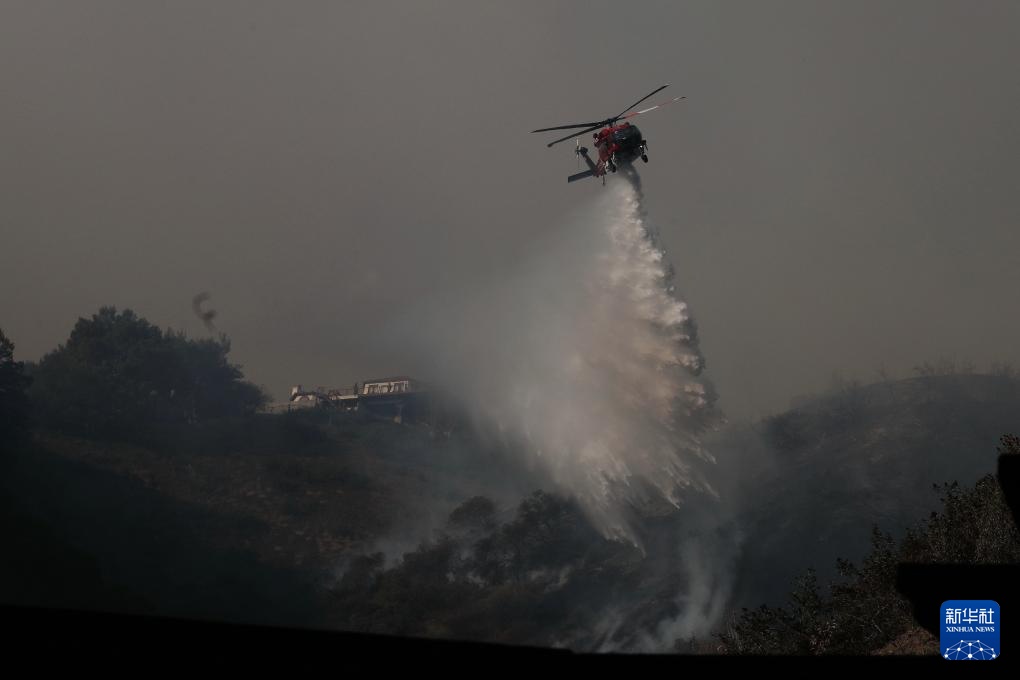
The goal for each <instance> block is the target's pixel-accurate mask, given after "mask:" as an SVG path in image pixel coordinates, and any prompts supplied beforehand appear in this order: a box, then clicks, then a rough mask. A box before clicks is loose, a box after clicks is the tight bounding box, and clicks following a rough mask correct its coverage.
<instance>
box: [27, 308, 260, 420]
mask: <svg viewBox="0 0 1020 680" xmlns="http://www.w3.org/2000/svg"><path fill="white" fill-rule="evenodd" d="M229 351H230V343H229V341H228V340H227V339H226V338H225V337H221V338H220V339H219V340H199V341H195V340H189V339H187V338H186V337H185V336H184V335H183V334H182V333H174V332H173V331H171V330H167V331H166V332H163V331H161V330H160V329H159V328H157V327H156V326H154V325H152V324H151V323H149V322H148V321H146V320H145V319H143V318H141V317H139V316H137V315H136V314H135V313H134V312H132V311H131V310H124V311H123V312H117V310H116V309H115V308H114V307H103V308H101V309H100V310H99V312H98V313H97V314H94V315H93V316H92V318H90V319H84V318H82V319H79V320H78V322H77V323H76V324H75V326H74V329H73V330H72V331H71V335H70V337H69V338H68V340H67V342H66V344H64V345H61V346H60V347H58V348H57V349H56V350H55V351H53V352H50V353H49V354H47V355H46V356H44V357H43V358H42V360H41V361H40V362H39V366H38V368H37V369H36V371H35V381H34V383H33V385H32V390H31V392H30V394H31V397H32V400H33V402H34V404H35V405H36V406H37V409H38V412H39V416H40V420H41V422H42V424H43V425H45V426H47V427H51V428H53V429H56V430H60V431H64V432H69V433H73V434H81V435H88V436H113V437H120V436H127V437H130V436H132V435H134V434H137V433H139V432H141V431H144V430H146V429H148V428H151V427H152V426H153V425H156V424H173V423H193V422H197V421H201V420H207V419H212V418H219V417H224V416H235V415H242V414H245V413H250V412H252V411H254V410H255V409H257V408H258V407H259V406H261V405H262V404H264V403H265V399H266V397H265V395H264V394H263V393H262V392H261V390H259V389H258V388H257V387H256V386H254V385H252V384H250V383H248V382H246V381H245V380H244V375H243V374H242V373H241V369H240V367H239V366H237V365H235V364H231V363H229V361H228V360H227V354H228V353H229Z"/></svg>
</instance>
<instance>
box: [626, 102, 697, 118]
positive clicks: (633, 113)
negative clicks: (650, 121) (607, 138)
mask: <svg viewBox="0 0 1020 680" xmlns="http://www.w3.org/2000/svg"><path fill="white" fill-rule="evenodd" d="M681 99H687V97H673V98H672V99H670V100H669V101H667V102H661V103H659V104H656V105H655V106H649V107H648V108H647V109H641V110H640V111H631V112H630V113H627V114H624V115H622V116H620V118H619V120H623V119H624V118H633V117H634V116H640V115H641V114H642V113H648V112H649V111H654V110H655V109H657V108H659V107H662V106H665V105H666V104H672V103H673V102H678V101H680V100H681Z"/></svg>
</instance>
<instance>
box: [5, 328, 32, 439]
mask: <svg viewBox="0 0 1020 680" xmlns="http://www.w3.org/2000/svg"><path fill="white" fill-rule="evenodd" d="M31 382H32V381H31V378H29V377H28V376H26V375H25V365H24V364H23V363H21V362H19V361H15V360H14V343H13V342H11V340H10V339H9V338H8V337H7V336H6V335H4V332H3V330H2V329H0V450H6V449H8V448H10V447H13V446H15V445H16V444H17V443H19V442H20V441H21V440H22V438H23V437H24V435H25V433H26V432H27V431H28V419H29V405H28V398H27V397H26V396H25V390H26V388H28V386H29V384H30V383H31Z"/></svg>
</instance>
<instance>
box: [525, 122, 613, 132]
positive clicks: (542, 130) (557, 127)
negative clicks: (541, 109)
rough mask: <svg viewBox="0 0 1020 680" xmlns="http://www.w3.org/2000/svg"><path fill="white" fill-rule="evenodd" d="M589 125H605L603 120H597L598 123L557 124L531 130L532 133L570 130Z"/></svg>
mask: <svg viewBox="0 0 1020 680" xmlns="http://www.w3.org/2000/svg"><path fill="white" fill-rule="evenodd" d="M591 125H605V121H602V122H598V123H596V122H592V123H578V124H576V125H557V126H556V127H551V128H539V129H538V130H532V133H535V132H549V130H570V129H573V128H581V127H589V126H591Z"/></svg>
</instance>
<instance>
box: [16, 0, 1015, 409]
mask: <svg viewBox="0 0 1020 680" xmlns="http://www.w3.org/2000/svg"><path fill="white" fill-rule="evenodd" d="M1017 35H1020V4H1017V3H1016V2H992V1H986V2H981V3H966V2H935V1H931V0H926V1H923V2H895V3H893V2H860V1H856V2H818V1H811V2H807V1H805V2H769V3H751V2H682V3H681V2H661V3H639V2H630V3H607V2H584V3H581V2H577V3H549V2H541V3H540V2H514V3H495V2H470V3H469V2H438V1H430V2H422V3H412V2H406V1H405V2H372V3H368V2H364V3H354V2H286V3H284V2H273V3H268V2H227V1H220V2H177V3H157V2H101V1H98V0H95V1H92V2H87V3H76V2H70V1H68V2H39V1H32V2H28V1H26V2H19V1H14V0H6V1H4V2H2V3H0V98H2V106H0V147H2V149H3V155H2V156H0V327H2V328H3V330H4V331H5V333H7V334H8V335H9V336H10V337H11V338H12V339H13V340H14V341H15V343H16V344H17V351H18V353H19V355H20V357H21V358H27V359H37V358H39V357H40V356H41V355H42V354H43V353H45V352H46V351H49V350H51V349H53V348H55V347H56V346H57V344H58V343H60V342H62V341H63V340H65V339H66V337H67V334H68V332H69V331H70V329H71V327H72V325H73V324H74V322H75V320H76V319H77V318H78V317H79V316H83V315H89V314H91V313H94V312H95V311H96V310H97V309H98V307H99V306H101V305H116V306H117V307H119V308H125V307H128V308H132V309H134V310H135V311H137V312H138V313H140V314H142V315H143V316H145V317H146V318H148V319H150V320H151V321H153V322H154V323H157V324H158V325H160V326H164V327H165V326H169V327H173V328H175V329H182V330H185V331H187V332H188V333H189V334H191V335H192V336H195V337H200V336H203V335H205V334H206V333H208V331H207V330H206V328H205V327H204V326H203V324H202V322H201V320H200V319H198V318H196V317H195V316H194V315H193V313H192V309H191V302H192V299H193V298H194V296H195V295H196V294H198V293H200V292H203V291H208V292H209V293H210V295H211V298H210V300H209V301H208V302H207V303H206V306H207V307H209V308H212V309H215V310H216V311H217V316H216V324H217V328H218V329H219V330H221V331H223V332H225V333H227V334H228V335H229V336H230V338H231V340H232V342H233V356H234V358H235V360H237V361H239V362H240V363H242V364H243V365H244V368H245V371H246V373H247V375H248V376H249V377H250V378H251V379H252V380H254V381H255V382H257V383H260V384H262V385H264V386H265V387H266V388H267V389H269V390H270V391H271V392H272V393H273V394H274V395H275V396H277V397H282V396H283V395H285V394H286V392H287V390H288V388H289V387H290V385H292V384H296V383H304V384H306V385H319V384H321V385H342V384H349V383H352V382H354V381H356V380H362V379H364V378H368V377H372V376H374V375H376V374H390V373H413V374H427V373H428V371H429V366H427V365H423V364H422V362H421V360H420V359H412V358H411V357H410V355H404V354H403V353H402V352H400V350H399V347H400V343H399V338H398V339H397V340H398V342H393V340H394V338H393V337H391V336H388V335H387V333H388V332H392V328H394V327H400V328H405V326H404V325H401V324H399V323H395V322H397V321H399V320H400V319H402V318H405V317H406V316H407V315H408V314H410V313H411V312H413V311H414V310H415V309H416V307H417V306H418V305H421V304H423V303H424V301H425V300H434V299H435V298H437V297H440V298H442V296H444V295H452V297H451V298H450V299H455V298H456V294H457V292H458V291H463V290H470V289H472V288H474V287H476V286H479V285H482V284H484V285H486V286H491V285H492V284H493V282H497V283H498V281H499V279H500V277H501V276H510V275H511V274H512V273H514V272H515V265H516V264H517V263H519V262H520V261H521V260H523V259H526V258H527V257H528V256H529V254H532V253H534V252H535V251H536V249H541V248H542V247H543V243H544V242H546V241H545V239H547V238H548V237H549V233H550V232H552V231H555V230H556V228H557V224H558V223H561V222H562V220H563V217H564V216H565V215H567V214H570V213H571V211H574V210H576V209H577V207H578V206H579V205H582V204H584V203H586V202H591V201H593V200H594V198H595V197H597V196H598V195H599V192H602V191H604V190H603V188H602V187H601V186H600V185H599V184H597V183H596V182H587V183H578V184H573V185H569V186H568V185H567V183H566V181H565V178H566V175H568V174H570V173H572V172H576V171H577V170H576V163H575V159H574V158H573V154H572V153H571V149H570V145H567V144H564V145H561V146H557V147H554V148H552V149H548V148H546V146H545V142H546V141H549V140H550V138H551V137H550V136H548V135H545V136H543V135H532V134H529V131H530V130H532V129H534V128H537V127H546V126H551V125H557V124H564V123H572V122H583V121H586V120H592V119H597V118H600V117H606V116H610V115H614V114H616V113H618V112H619V111H620V109H622V107H624V106H626V105H628V104H629V103H631V102H632V101H634V100H635V99H637V98H638V97H640V96H642V95H643V94H645V93H647V92H649V91H651V90H652V89H654V88H655V87H657V86H658V85H661V84H663V83H670V84H671V87H670V88H669V89H667V90H666V91H664V92H663V93H662V98H666V97H667V96H668V97H673V96H678V95H685V96H686V97H687V99H686V100H684V101H683V102H680V103H677V104H674V105H673V106H671V107H668V108H666V109H663V110H660V111H656V112H654V113H651V114H649V115H647V116H641V117H640V118H639V119H638V120H637V121H635V122H637V123H638V124H639V125H640V126H641V129H642V131H643V132H644V134H645V137H646V138H647V139H648V141H649V147H650V156H651V162H650V163H649V165H647V166H641V167H640V168H639V169H640V171H641V173H642V179H643V183H644V190H645V195H646V198H647V204H646V207H647V210H648V215H649V219H650V220H651V221H653V222H654V223H655V224H656V226H657V227H658V229H659V231H660V232H661V238H662V243H663V245H664V246H665V248H666V250H667V255H668V257H669V258H670V260H671V261H672V263H673V265H674V267H675V270H676V280H675V283H676V285H677V287H678V289H679V290H680V292H681V293H682V295H683V296H684V299H686V300H687V302H688V303H689V304H690V308H691V311H692V313H693V315H694V317H695V319H696V320H697V322H698V325H699V331H700V336H701V349H702V351H703V353H704V356H705V359H706V362H707V367H708V369H707V370H708V374H709V375H710V376H711V378H712V380H713V381H714V382H715V384H716V386H717V388H718V391H719V394H720V402H719V404H720V406H721V408H722V409H723V410H724V411H725V412H727V413H728V414H729V415H730V416H755V415H761V414H766V413H770V412H775V411H778V410H781V409H783V408H784V407H785V406H786V405H787V403H788V401H789V399H790V398H791V397H793V396H796V395H798V394H802V393H805V392H810V391H813V390H817V389H819V388H823V387H825V386H826V385H827V384H828V383H829V381H830V380H831V378H832V376H833V374H834V373H840V374H842V375H843V376H845V377H848V378H852V377H857V378H859V379H861V380H870V379H872V378H873V377H874V375H875V370H876V369H877V368H879V367H880V366H884V367H885V368H886V369H887V370H888V371H890V372H891V373H893V374H894V375H899V376H906V375H909V374H910V372H911V369H912V367H913V366H915V365H916V364H918V363H920V362H922V361H925V360H931V359H934V358H938V357H955V358H957V359H958V360H962V361H972V362H974V363H976V364H977V365H978V366H979V367H984V366H987V365H988V364H989V363H990V362H991V361H996V360H1006V361H1020V350H1018V349H1017V347H1018V339H1020V309H1018V304H1017V301H1018V299H1020V295H1018V291H1020V235H1018V230H1017V227H1018V225H1020V192H1018V187H1020V167H1018V164H1020V70H1018V69H1017V64H1018V63H1020V41H1018V40H1017V39H1016V36H1017ZM621 332H625V329H621Z"/></svg>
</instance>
